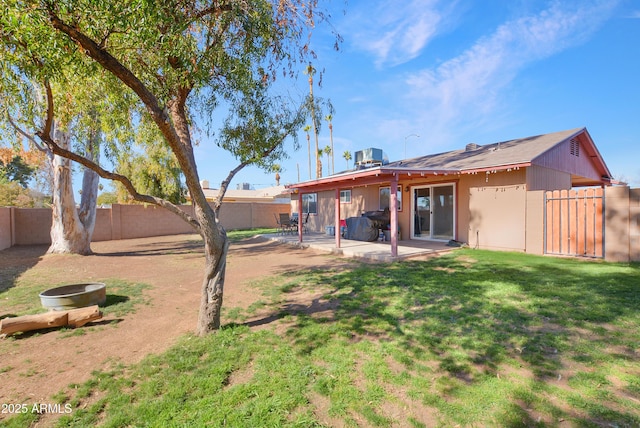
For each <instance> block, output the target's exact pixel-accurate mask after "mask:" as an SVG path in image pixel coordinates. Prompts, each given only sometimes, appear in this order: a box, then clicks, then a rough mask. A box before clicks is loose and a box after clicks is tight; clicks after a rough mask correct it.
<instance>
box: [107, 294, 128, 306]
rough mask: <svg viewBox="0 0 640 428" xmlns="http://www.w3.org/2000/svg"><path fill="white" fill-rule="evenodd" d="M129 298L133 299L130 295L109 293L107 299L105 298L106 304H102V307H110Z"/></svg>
mask: <svg viewBox="0 0 640 428" xmlns="http://www.w3.org/2000/svg"><path fill="white" fill-rule="evenodd" d="M129 300H131V299H130V298H129V296H122V295H119V294H107V299H106V300H105V302H104V304H102V305H100V307H104V308H108V307H109V306H114V305H118V304H121V303H126V302H128V301H129Z"/></svg>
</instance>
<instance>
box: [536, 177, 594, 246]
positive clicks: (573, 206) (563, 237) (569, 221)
mask: <svg viewBox="0 0 640 428" xmlns="http://www.w3.org/2000/svg"><path fill="white" fill-rule="evenodd" d="M544 206H545V213H544V249H545V254H555V255H565V256H581V257H596V258H603V257H604V189H602V188H600V187H598V188H590V189H580V190H554V191H552V192H545V198H544Z"/></svg>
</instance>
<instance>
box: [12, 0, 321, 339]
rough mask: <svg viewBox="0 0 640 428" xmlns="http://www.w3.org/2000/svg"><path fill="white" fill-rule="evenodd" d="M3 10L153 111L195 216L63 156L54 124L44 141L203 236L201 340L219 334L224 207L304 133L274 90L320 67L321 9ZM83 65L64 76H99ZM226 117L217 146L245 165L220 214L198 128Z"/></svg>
mask: <svg viewBox="0 0 640 428" xmlns="http://www.w3.org/2000/svg"><path fill="white" fill-rule="evenodd" d="M0 6H1V7H2V8H3V9H4V10H6V11H7V12H8V14H9V17H10V19H11V20H20V19H22V18H23V16H22V15H24V14H29V15H30V16H31V17H35V18H33V19H34V21H37V24H34V26H35V28H34V29H33V31H34V33H36V34H37V33H38V32H39V31H40V32H42V33H43V34H46V33H48V32H49V31H50V30H51V29H53V30H55V31H56V32H58V33H60V34H64V35H65V36H66V37H68V38H69V40H72V41H73V42H74V43H75V47H74V52H80V53H82V54H83V55H85V56H86V57H87V58H90V59H91V60H92V61H93V64H97V65H99V67H100V68H101V69H103V70H104V71H105V72H107V73H109V74H110V75H112V76H115V77H116V78H117V79H119V80H120V81H121V82H122V84H123V85H125V86H126V87H127V88H128V89H129V90H130V91H132V92H133V93H135V94H136V96H137V97H138V99H139V100H140V102H141V103H143V104H144V106H145V108H146V113H147V114H148V115H149V118H150V120H152V121H153V123H155V125H156V127H157V129H158V130H159V132H160V133H161V134H162V136H163V137H164V141H165V144H166V145H167V146H168V147H169V148H170V149H171V151H172V152H173V154H174V155H175V157H176V160H177V162H178V164H179V165H180V169H181V170H182V172H183V173H184V178H185V183H186V186H187V188H188V191H189V192H190V194H191V200H192V202H193V205H194V215H190V214H189V213H187V212H185V211H183V210H181V209H180V208H179V207H178V206H176V205H174V204H172V203H170V202H169V201H166V200H164V199H161V198H158V197H154V196H151V195H145V194H141V193H139V192H138V191H137V189H136V188H135V186H133V184H132V182H131V180H129V179H128V177H126V176H123V175H121V174H116V173H113V172H110V171H107V170H105V169H103V168H101V167H100V166H99V165H98V164H96V163H95V162H92V161H91V160H90V159H87V158H86V157H84V156H81V155H80V154H78V153H75V152H73V151H72V150H68V149H65V148H64V147H61V146H60V145H59V144H57V142H56V141H55V140H54V139H53V138H52V137H51V125H52V122H53V116H49V119H48V120H47V121H46V126H45V127H44V128H43V129H42V131H41V132H39V134H38V136H39V138H40V139H41V140H42V141H43V142H44V143H45V144H46V145H47V146H48V147H49V148H50V149H51V150H52V151H53V152H54V153H55V154H57V155H61V156H64V157H67V158H70V159H73V160H75V161H76V162H79V163H81V164H82V165H84V166H86V167H88V168H91V169H92V170H94V171H96V172H97V173H98V174H100V176H102V177H104V178H109V179H113V180H117V181H119V182H120V183H122V184H123V185H124V186H125V187H126V188H127V190H128V191H129V193H130V194H131V195H132V197H133V199H134V200H137V201H140V202H147V203H152V204H156V205H159V206H162V207H165V208H167V209H168V210H170V211H172V212H173V213H175V214H177V215H178V216H180V217H181V218H182V219H183V220H185V221H186V222H188V223H189V224H190V225H191V226H192V227H193V228H194V229H195V230H196V231H197V232H198V233H199V234H200V235H201V236H202V238H203V241H204V248H205V272H204V280H203V284H202V295H201V304H200V313H199V320H198V326H197V333H198V334H205V333H207V332H210V331H212V330H215V329H217V328H219V326H220V309H221V306H222V298H223V286H224V276H225V268H226V254H227V249H228V245H229V243H228V240H227V237H226V233H225V231H224V229H223V228H222V227H221V225H220V223H219V221H218V213H219V210H220V203H221V201H222V200H223V196H224V193H225V192H226V189H227V187H228V186H229V184H230V182H231V179H232V178H233V176H234V175H235V174H236V173H237V172H238V171H240V170H241V169H242V168H243V167H244V166H246V165H249V164H257V165H259V166H262V167H265V168H268V167H269V166H270V165H271V164H272V163H273V162H275V161H276V160H278V159H279V158H281V157H282V156H284V154H285V151H284V148H283V143H284V141H285V139H286V138H287V137H288V136H290V135H291V136H295V131H296V130H297V129H298V128H299V127H300V125H301V123H302V120H303V114H302V112H301V110H300V108H299V104H298V103H294V104H293V105H292V100H291V99H290V98H288V97H278V96H274V95H273V91H272V88H273V87H274V82H276V78H278V80H280V78H290V77H293V76H294V75H295V74H296V72H297V71H298V70H299V69H300V68H301V67H302V64H307V63H308V61H309V58H310V57H312V56H313V52H312V51H311V50H310V48H309V45H308V37H309V35H310V31H311V28H313V26H314V25H315V24H316V23H317V22H318V20H319V18H320V17H321V16H320V15H318V14H317V0H277V1H267V0H249V1H237V0H228V1H209V2H203V1H195V0H186V1H180V2H176V1H163V2H150V1H145V0H126V1H122V2H118V3H117V4H116V3H113V4H111V3H109V2H95V1H92V0H86V1H84V0H77V1H72V2H66V1H53V0H41V1H20V2H17V1H15V0H0ZM75 58H76V55H72V56H71V57H70V64H68V65H66V66H67V67H77V68H84V67H91V66H92V64H87V62H86V61H82V60H75ZM278 83H279V82H278ZM275 86H278V87H280V88H282V87H283V85H280V84H277V85H275ZM221 105H222V106H228V110H229V115H228V117H227V119H226V120H224V121H223V123H224V125H223V128H222V129H221V130H220V131H219V132H218V139H217V144H218V146H220V147H222V148H224V149H226V150H228V151H230V152H231V153H232V154H233V155H235V156H236V157H237V159H238V161H239V162H238V165H237V166H236V167H235V168H233V169H231V171H229V174H228V175H227V178H226V179H225V180H223V182H222V183H221V186H220V195H219V197H218V199H217V201H218V202H217V203H216V204H215V205H214V206H213V207H212V206H210V205H209V204H208V203H207V201H206V198H205V196H204V193H203V191H202V189H201V187H200V184H199V177H198V170H197V166H196V159H195V156H194V150H193V146H194V139H193V138H194V137H193V123H194V120H195V119H196V118H212V117H213V116H214V113H215V112H216V107H218V106H221ZM213 123H215V122H214V121H212V122H211V124H213ZM207 125H209V123H205V127H206V126H207Z"/></svg>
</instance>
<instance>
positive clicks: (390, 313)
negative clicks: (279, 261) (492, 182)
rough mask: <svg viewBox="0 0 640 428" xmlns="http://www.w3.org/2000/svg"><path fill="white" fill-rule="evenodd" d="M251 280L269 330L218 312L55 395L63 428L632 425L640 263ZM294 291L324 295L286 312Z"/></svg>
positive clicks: (510, 261)
mask: <svg viewBox="0 0 640 428" xmlns="http://www.w3.org/2000/svg"><path fill="white" fill-rule="evenodd" d="M254 286H255V287H256V292H261V293H264V299H263V302H264V304H263V306H262V307H261V308H260V309H259V310H260V313H261V314H262V313H264V312H265V309H269V308H272V311H271V313H270V317H269V320H272V321H271V322H270V324H266V325H267V328H262V329H250V328H249V327H248V326H246V325H242V322H243V321H244V320H245V319H247V318H248V317H250V316H251V313H246V312H245V313H242V312H240V311H237V310H234V311H231V310H229V311H226V312H225V314H226V320H227V321H230V318H231V321H234V322H229V323H228V324H227V325H226V326H225V327H224V328H223V329H222V330H221V331H220V332H218V333H216V334H213V335H211V336H209V337H206V338H198V337H194V336H186V337H184V338H183V339H182V340H181V341H180V343H179V344H178V345H176V346H175V347H173V348H172V349H171V350H169V351H168V352H166V353H164V354H162V355H159V356H153V357H148V358H146V359H145V360H143V361H142V362H141V363H140V364H138V365H135V366H131V367H120V368H117V369H115V370H114V371H112V372H97V373H95V375H94V378H93V379H92V380H91V381H89V382H87V383H86V384H83V385H72V386H70V387H69V388H68V389H67V390H65V391H61V392H60V393H59V394H58V395H57V396H56V400H58V402H60V403H63V404H70V405H71V406H72V407H73V409H75V410H74V412H73V414H72V415H68V416H63V417H62V418H61V419H59V420H58V423H59V425H60V426H77V427H86V426H96V425H99V426H105V427H122V426H157V427H160V426H162V427H165V426H231V427H280V426H291V427H313V426H354V427H355V426H372V427H392V426H397V427H405V426H408V427H412V426H413V427H433V426H443V427H450V426H451V427H453V426H478V427H483V426H506V427H517V426H552V427H553V426H559V427H567V426H571V427H574V426H577V427H583V426H584V427H633V426H640V311H639V310H638V308H640V292H639V291H640V265H638V264H631V265H627V264H610V263H604V262H589V261H578V260H572V259H560V258H550V257H537V256H530V255H525V254H515V253H503V252H488V251H480V250H468V249H466V250H458V251H455V252H454V253H451V254H449V255H445V256H442V257H439V258H434V259H431V260H429V261H420V262H412V261H406V262H399V263H394V264H362V265H360V266H359V267H356V268H354V269H350V270H340V271H322V272H320V271H306V272H295V273H292V274H288V275H285V276H279V277H269V278H264V280H263V281H261V282H259V283H256V284H254ZM302 290H304V291H305V292H309V293H311V292H314V291H315V292H317V293H318V296H321V297H320V298H318V299H316V300H314V303H313V305H311V306H310V307H307V308H302V307H299V306H295V305H288V304H287V295H288V294H289V293H296V292H301V291H302ZM249 311H251V309H250V310H249ZM266 321H267V320H265V322H266ZM6 422H7V423H8V424H9V426H12V424H13V426H22V425H21V424H24V423H25V422H26V421H25V420H20V419H17V418H14V419H12V420H9V421H6Z"/></svg>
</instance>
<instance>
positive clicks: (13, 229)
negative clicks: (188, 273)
mask: <svg viewBox="0 0 640 428" xmlns="http://www.w3.org/2000/svg"><path fill="white" fill-rule="evenodd" d="M182 208H183V209H184V210H185V211H187V212H190V213H193V207H192V206H190V205H184V206H183V207H182ZM279 212H289V204H270V203H241V202H238V203H234V202H228V203H225V204H223V206H222V208H221V210H220V222H221V224H222V225H223V226H224V227H225V228H226V229H228V230H233V229H250V228H257V227H273V228H275V227H276V221H275V217H274V214H277V213H279ZM50 230H51V210H50V209H48V208H0V250H3V249H5V248H9V247H10V246H12V245H40V244H47V245H48V244H50V243H51V237H50V235H49V231H50ZM180 233H194V230H193V229H192V228H191V227H190V226H189V225H188V224H187V223H186V222H184V221H182V219H180V218H179V217H178V216H176V215H175V214H173V213H171V212H169V211H167V210H166V209H164V208H160V207H155V206H144V205H119V204H114V205H113V206H112V207H111V208H99V209H98V210H97V213H96V225H95V229H94V232H93V239H92V240H93V241H94V242H97V241H107V240H112V239H131V238H143V237H149V236H163V235H175V234H180Z"/></svg>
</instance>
